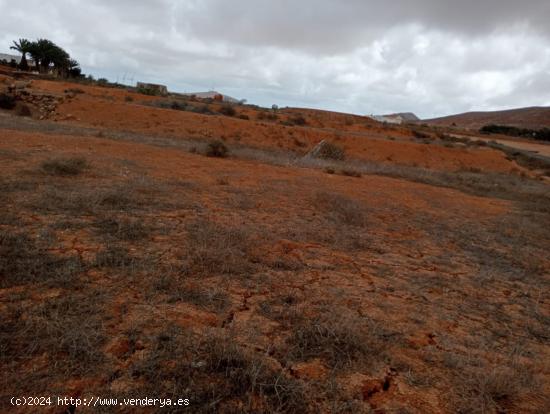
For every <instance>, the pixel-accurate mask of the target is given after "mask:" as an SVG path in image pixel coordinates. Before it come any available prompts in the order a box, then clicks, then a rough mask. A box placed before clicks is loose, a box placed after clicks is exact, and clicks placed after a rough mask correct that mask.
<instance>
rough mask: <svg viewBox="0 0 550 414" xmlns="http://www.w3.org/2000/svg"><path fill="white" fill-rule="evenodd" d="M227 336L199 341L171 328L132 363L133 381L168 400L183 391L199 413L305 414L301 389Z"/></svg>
mask: <svg viewBox="0 0 550 414" xmlns="http://www.w3.org/2000/svg"><path fill="white" fill-rule="evenodd" d="M264 358H265V357H262V356H260V355H257V354H256V353H254V352H252V351H249V350H246V349H244V348H243V347H242V346H240V345H239V344H238V343H237V342H236V340H235V339H234V338H233V337H231V336H229V335H219V334H216V333H210V332H208V333H207V334H206V335H205V336H204V337H202V338H196V337H193V336H192V335H190V334H189V333H184V332H182V331H181V328H176V327H171V328H170V329H167V330H165V331H164V332H162V333H161V334H160V335H158V337H157V339H156V343H155V344H153V346H152V349H151V351H150V352H149V354H148V355H147V356H146V357H145V358H143V359H141V360H140V361H138V362H137V363H135V364H134V365H133V367H132V376H133V377H134V378H138V379H140V380H141V382H142V383H143V384H146V385H145V386H144V389H142V390H140V391H143V392H145V391H147V392H149V393H153V394H154V395H158V396H165V397H170V396H172V395H174V394H177V392H178V390H187V392H188V393H189V394H188V395H189V398H190V400H191V401H192V403H193V406H194V407H195V408H194V410H195V412H197V413H211V412H221V413H237V412H263V413H308V412H310V411H311V408H310V405H309V403H310V399H309V398H308V396H307V393H306V390H305V386H304V384H303V383H302V382H301V381H299V380H297V379H294V378H292V377H290V376H288V375H287V374H286V373H285V372H283V371H282V370H281V369H280V368H275V367H274V365H273V364H269V363H267V361H266V360H265V359H264Z"/></svg>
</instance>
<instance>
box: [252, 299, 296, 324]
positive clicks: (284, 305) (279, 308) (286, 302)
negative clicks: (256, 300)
mask: <svg viewBox="0 0 550 414" xmlns="http://www.w3.org/2000/svg"><path fill="white" fill-rule="evenodd" d="M301 302H302V300H301V299H300V298H299V297H298V296H297V295H295V294H292V293H288V294H286V295H282V296H278V297H275V298H272V299H269V300H265V301H263V302H261V303H260V305H259V308H258V311H259V313H260V314H261V315H263V316H265V317H266V318H269V319H272V320H274V321H277V322H278V323H280V324H281V325H282V326H283V327H284V328H287V329H290V328H292V327H293V326H296V325H298V324H300V323H303V322H304V312H303V309H302V307H301V306H300V305H301Z"/></svg>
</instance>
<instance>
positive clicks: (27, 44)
mask: <svg viewBox="0 0 550 414" xmlns="http://www.w3.org/2000/svg"><path fill="white" fill-rule="evenodd" d="M32 44H33V42H31V41H29V40H27V39H19V42H16V41H15V40H14V41H13V46H11V47H10V49H13V50H17V51H18V52H19V53H21V62H20V63H19V67H20V68H21V70H28V69H29V64H28V63H27V53H30V52H31V49H32Z"/></svg>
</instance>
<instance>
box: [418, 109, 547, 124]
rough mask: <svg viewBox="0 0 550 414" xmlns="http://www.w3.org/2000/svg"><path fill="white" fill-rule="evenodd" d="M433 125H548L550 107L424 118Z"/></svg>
mask: <svg viewBox="0 0 550 414" xmlns="http://www.w3.org/2000/svg"><path fill="white" fill-rule="evenodd" d="M423 122H427V123H429V124H433V125H442V126H451V125H453V124H455V125H456V126H459V127H463V128H472V129H478V128H481V127H482V126H484V125H488V124H502V125H511V126H517V127H522V128H543V127H547V128H548V127H550V107H530V108H518V109H510V110H506V111H492V112H466V113H463V114H458V115H451V116H446V117H442V118H434V119H426V120H424V121H423Z"/></svg>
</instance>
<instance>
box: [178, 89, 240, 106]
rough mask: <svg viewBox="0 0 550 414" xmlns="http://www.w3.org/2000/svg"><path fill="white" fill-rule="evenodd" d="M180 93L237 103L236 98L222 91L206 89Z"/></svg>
mask: <svg viewBox="0 0 550 414" xmlns="http://www.w3.org/2000/svg"><path fill="white" fill-rule="evenodd" d="M182 95H185V96H195V97H196V98H199V99H214V100H215V101H222V102H228V103H239V102H241V101H239V100H238V99H235V98H233V97H231V96H228V95H224V94H222V93H219V92H216V91H208V92H193V93H182Z"/></svg>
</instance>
